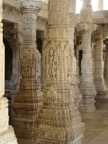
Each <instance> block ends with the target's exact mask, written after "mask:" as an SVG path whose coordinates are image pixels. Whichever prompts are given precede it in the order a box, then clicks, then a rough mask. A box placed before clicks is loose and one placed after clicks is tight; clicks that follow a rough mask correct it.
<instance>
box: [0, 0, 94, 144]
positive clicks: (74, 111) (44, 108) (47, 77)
mask: <svg viewBox="0 0 108 144" xmlns="http://www.w3.org/2000/svg"><path fill="white" fill-rule="evenodd" d="M73 2H74V1H73ZM83 3H84V4H83V7H82V10H81V17H80V18H81V20H80V23H79V24H78V23H77V20H76V18H75V14H74V12H73V11H71V8H69V7H70V3H69V1H67V0H49V3H48V5H49V7H48V11H49V16H48V29H47V38H46V39H45V42H44V49H43V69H44V89H43V92H42V90H41V82H40V73H41V72H40V69H41V68H40V65H41V63H40V59H41V57H40V53H39V51H38V50H37V49H36V20H37V14H38V12H39V10H40V9H41V3H40V2H39V1H36V0H32V1H26V0H23V1H19V4H20V6H21V9H22V16H23V43H22V45H21V48H20V73H21V76H22V78H21V81H20V90H19V92H18V94H17V95H16V98H15V101H14V104H13V107H14V110H15V114H16V115H15V119H14V120H15V133H16V136H17V138H18V143H19V144H36V143H37V144H53V143H55V144H72V143H73V144H81V139H82V138H83V131H84V124H83V123H82V122H81V116H80V113H79V103H80V101H81V97H82V101H81V110H82V111H86V112H91V111H94V109H95V105H94V103H95V102H94V99H95V96H96V90H95V86H94V79H93V59H92V47H91V35H92V33H93V31H95V30H96V26H95V25H94V24H93V21H92V8H91V1H90V0H83ZM0 4H1V7H0V9H1V10H2V3H0ZM0 18H1V19H0V21H2V13H0ZM73 19H74V21H73ZM77 24H78V25H77ZM75 27H77V30H79V31H80V32H81V33H82V48H83V59H82V71H81V73H82V76H81V84H80V90H81V93H82V95H81V93H80V91H79V88H78V82H77V76H76V75H77V74H76V58H75V55H74V33H75ZM0 29H1V31H0V44H1V50H0V53H1V55H0V57H1V63H0V67H1V68H0V79H1V87H0V103H1V104H0V107H1V109H0V115H1V116H2V118H1V119H0V144H4V140H5V137H6V136H7V135H8V133H9V132H10V133H9V134H11V136H10V135H8V136H9V138H8V139H7V141H9V142H10V144H16V143H17V142H16V139H15V135H14V133H13V130H12V128H10V127H9V126H8V113H7V111H8V108H7V100H6V99H5V98H4V97H3V95H4V61H3V60H4V47H3V40H2V39H3V36H2V23H0ZM2 135H3V137H2ZM6 138H7V137H6ZM10 138H11V140H10ZM11 141H12V142H11ZM5 143H6V144H8V142H5Z"/></svg>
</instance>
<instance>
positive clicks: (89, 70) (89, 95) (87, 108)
mask: <svg viewBox="0 0 108 144" xmlns="http://www.w3.org/2000/svg"><path fill="white" fill-rule="evenodd" d="M80 26H81V25H80ZM93 27H94V25H92V24H82V28H81V29H83V33H82V51H83V56H82V62H81V82H80V90H81V92H82V95H83V97H82V102H81V107H80V108H81V111H82V112H93V111H94V110H95V105H94V104H95V96H96V91H95V86H94V76H93V55H92V54H93V53H92V46H91V34H92V32H93V31H94V30H95V28H93Z"/></svg>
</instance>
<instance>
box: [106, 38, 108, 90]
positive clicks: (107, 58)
mask: <svg viewBox="0 0 108 144" xmlns="http://www.w3.org/2000/svg"><path fill="white" fill-rule="evenodd" d="M105 45H106V55H105V83H106V86H107V88H108V39H106V40H105Z"/></svg>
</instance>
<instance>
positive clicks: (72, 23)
mask: <svg viewBox="0 0 108 144" xmlns="http://www.w3.org/2000/svg"><path fill="white" fill-rule="evenodd" d="M70 2H71V4H70V6H69V43H70V46H71V49H72V54H73V55H72V87H73V89H74V92H75V94H74V95H75V104H76V108H79V103H80V101H81V98H82V95H81V93H80V91H79V88H78V78H77V60H76V57H75V51H74V35H75V26H76V25H77V23H78V21H77V18H76V15H75V10H74V9H75V8H76V5H75V4H76V0H71V1H70Z"/></svg>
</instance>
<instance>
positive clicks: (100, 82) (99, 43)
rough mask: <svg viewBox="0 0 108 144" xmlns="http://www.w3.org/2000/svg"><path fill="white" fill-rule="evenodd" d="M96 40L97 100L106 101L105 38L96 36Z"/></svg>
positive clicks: (95, 74) (107, 92)
mask: <svg viewBox="0 0 108 144" xmlns="http://www.w3.org/2000/svg"><path fill="white" fill-rule="evenodd" d="M96 36H97V37H96V39H95V44H96V45H95V55H94V56H95V57H94V58H95V60H94V64H95V73H94V76H95V79H94V80H95V88H96V91H97V97H96V99H97V100H100V101H104V100H105V98H107V94H108V91H107V88H106V85H105V79H104V61H103V47H104V46H103V38H102V35H101V34H100V35H96Z"/></svg>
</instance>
